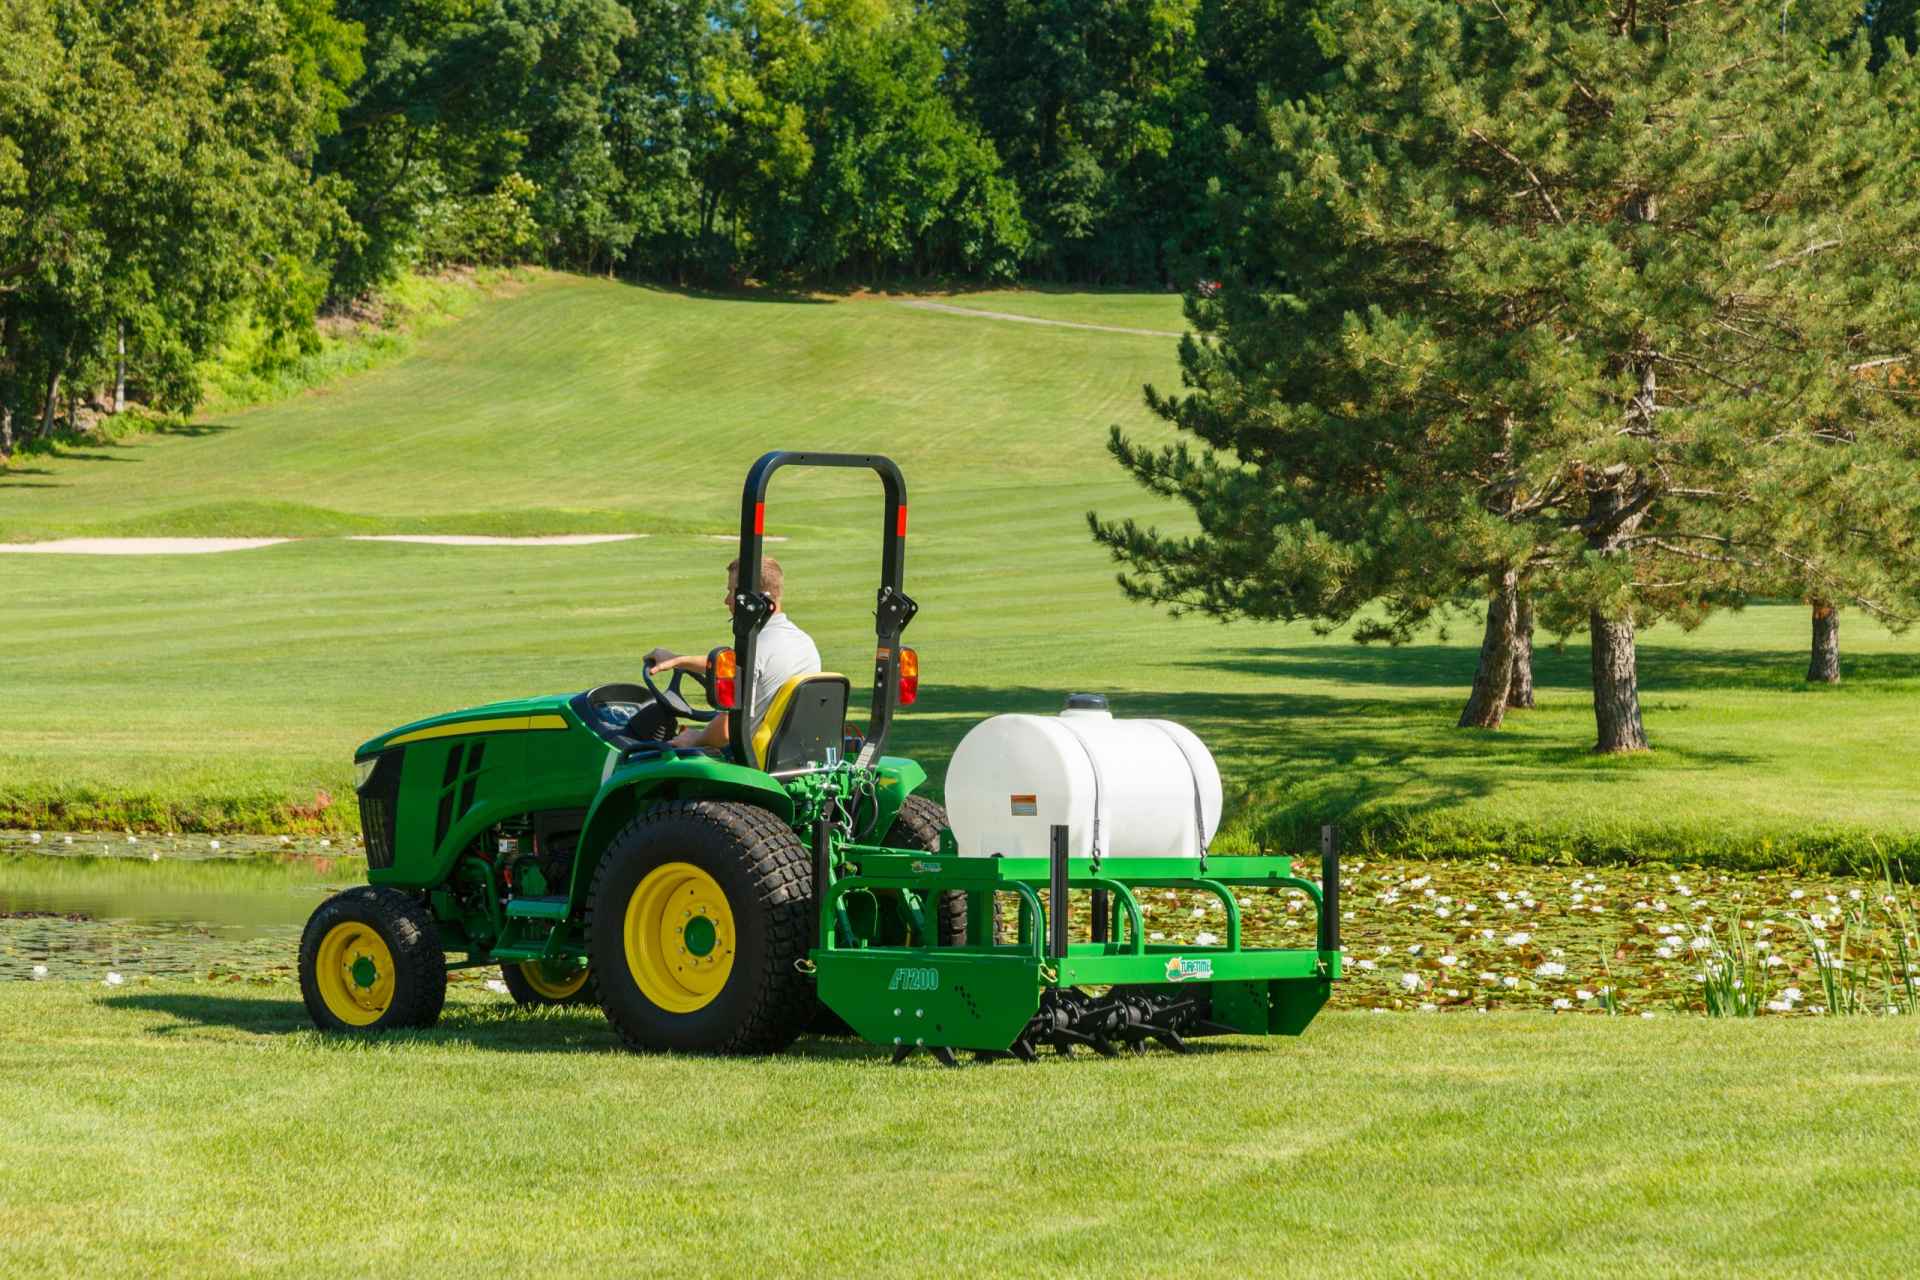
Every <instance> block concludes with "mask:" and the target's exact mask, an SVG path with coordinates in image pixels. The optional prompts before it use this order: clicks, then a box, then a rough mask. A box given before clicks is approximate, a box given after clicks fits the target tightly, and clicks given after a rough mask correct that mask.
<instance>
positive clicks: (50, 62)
mask: <svg viewBox="0 0 1920 1280" xmlns="http://www.w3.org/2000/svg"><path fill="white" fill-rule="evenodd" d="M1319 57H1320V54H1319V47H1318V45H1317V44H1316V43H1315V42H1314V39H1313V37H1312V35H1311V32H1310V31H1309V29H1308V26H1307V24H1306V22H1305V19H1304V17H1303V14H1302V13H1301V12H1295V11H1294V9H1293V8H1292V7H1290V5H1289V3H1287V0H1245V2H1241V0H807V2H806V3H800V2H799V0H0V454H10V453H11V452H12V450H13V448H14V447H15V444H16V442H17V441H18V440H20V439H22V438H25V439H27V440H33V439H35V438H39V437H46V436H50V435H52V434H53V433H55V432H56V431H57V430H59V429H60V428H61V426H62V425H63V424H68V423H70V422H71V420H72V418H73V417H74V410H75V408H76V407H77V405H78V404H79V403H80V402H81V401H83V400H91V401H93V402H94V403H96V405H105V404H111V405H119V404H123V403H124V401H125V398H126V396H127V394H128V390H127V384H128V380H129V379H131V381H132V383H133V390H134V394H136V395H137V396H138V398H140V399H142V400H144V401H147V402H149V403H152V404H156V405H159V406H163V407H185V406H190V405H191V404H192V403H193V401H194V399H195V397H196V395H197V394H198V391H199V388H198V386H197V385H196V381H195V375H194V369H195V366H196V363H197V362H198V361H200V360H201V359H202V358H204V356H205V355H206V353H207V351H208V349H209V348H210V347H211V346H212V345H214V344H216V343H218V342H219V340H220V339H221V337H222V336H223V335H224V334H225V333H226V332H227V330H228V328H229V326H230V325H231V324H232V322H233V318H234V316H235V315H236V314H241V313H245V314H246V315H248V316H249V317H251V318H252V320H253V321H255V322H257V323H259V324H261V325H263V326H264V327H265V329H266V330H267V331H268V333H269V335H270V338H271V341H270V342H269V344H268V351H267V356H268V358H272V357H274V356H275V355H276V354H278V355H281V356H285V355H290V354H292V353H293V352H296V351H297V350H298V349H299V348H300V346H301V344H303V343H307V344H310V343H311V342H312V340H313V323H312V322H313V318H314V316H315V315H316V314H317V313H319V312H320V311H322V310H324V309H326V308H330V307H331V308H340V307H344V306H347V305H349V304H350V303H351V302H352V301H353V300H354V299H357V298H360V297H362V296H364V295H366V294H368V293H369V292H372V291H375V290H378V289H379V288H380V287H381V286H382V285H383V284H384V283H386V282H388V281H391V280H392V279H394V278H395V277H396V276H397V275H398V274H399V273H400V272H402V271H405V270H408V269H411V268H416V267H421V266H425V267H433V266H438V265H442V264H452V263H500V262H519V261H529V260H531V261H540V262H544V263H547V264H549V265H552V266H556V267H564V268H571V269H577V270H582V271H595V272H610V273H618V274H622V275H626V276H630V277H635V278H647V279H664V280H670V281H675V282H680V283H692V284H705V285H726V284H732V283H739V282H741V281H744V280H747V279H759V280H763V281H764V280H779V279H798V280H805V281H812V282H820V281H827V282H832V281H852V280H856V279H857V280H864V281H872V280H880V279H902V278H914V279H934V278H941V279H952V280H1016V279H1046V280H1058V281H1080V282H1088V283H1103V284H1120V283H1128V284H1134V285H1144V286H1152V287H1167V286H1168V285H1170V284H1174V283H1176V282H1183V281H1185V280H1187V279H1189V278H1191V277H1192V276H1193V275H1195V274H1196V273H1199V272H1201V271H1210V270H1212V266H1211V263H1212V261H1213V259H1214V258H1215V257H1216V256H1217V255H1215V254H1214V253H1213V246H1212V233H1211V230H1210V226H1211V223H1210V217H1211V214H1210V199H1211V190H1210V185H1211V184H1213V183H1214V182H1215V181H1216V178H1217V176H1218V174H1219V173H1221V172H1223V168H1222V161H1223V159H1224V156H1225V154H1226V148H1227V140H1228V138H1229V137H1230V136H1232V135H1233V134H1234V132H1235V131H1236V130H1239V129H1246V128H1251V127H1252V126H1253V125H1254V123H1255V122H1256V121H1257V119H1258V118H1259V111H1260V104H1261V103H1262V102H1263V101H1266V100H1269V99H1272V98H1276V97H1284V96H1286V95H1287V94H1288V93H1290V92H1291V91H1292V88H1293V82H1294V80H1296V79H1297V78H1298V71H1299V68H1300V66H1301V65H1303V60H1305V59H1309V58H1311V59H1318V58H1319Z"/></svg>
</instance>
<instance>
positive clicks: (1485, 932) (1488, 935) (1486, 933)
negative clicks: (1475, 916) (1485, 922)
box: [1480, 929, 1493, 942]
mask: <svg viewBox="0 0 1920 1280" xmlns="http://www.w3.org/2000/svg"><path fill="white" fill-rule="evenodd" d="M1480 936H1481V937H1483V938H1485V939H1486V940H1487V941H1488V942H1492V941H1493V930H1491V929H1482V930H1481V931H1480Z"/></svg>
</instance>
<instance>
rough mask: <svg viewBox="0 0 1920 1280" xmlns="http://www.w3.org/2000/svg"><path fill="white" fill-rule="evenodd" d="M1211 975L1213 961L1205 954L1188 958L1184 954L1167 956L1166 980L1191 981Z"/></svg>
mask: <svg viewBox="0 0 1920 1280" xmlns="http://www.w3.org/2000/svg"><path fill="white" fill-rule="evenodd" d="M1212 976H1213V961H1211V960H1209V959H1207V958H1206V957H1205V956H1202V957H1200V958H1199V959H1196V960H1189V959H1188V958H1187V957H1185V956H1168V957H1167V981H1168V982H1193V981H1196V980H1198V979H1202V978H1211V977H1212Z"/></svg>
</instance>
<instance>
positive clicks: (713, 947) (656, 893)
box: [622, 862, 738, 1013]
mask: <svg viewBox="0 0 1920 1280" xmlns="http://www.w3.org/2000/svg"><path fill="white" fill-rule="evenodd" d="M622 937H623V938H624V939H625V941H626V947H627V968H628V969H629V970H630V971H631V972H632V973H633V980H634V982H635V983H637V984H638V985H639V987H640V994H641V995H643V996H645V997H646V998H647V999H649V1000H651V1001H652V1002H653V1003H654V1004H655V1005H657V1006H658V1007H660V1008H662V1009H665V1010H666V1011H667V1012H668V1013H692V1012H693V1011H694V1010H696V1009H703V1008H705V1007H706V1006H707V1005H709V1004H711V1003H712V1002H713V999H714V997H715V996H718V995H719V994H720V990H721V988H722V987H725V986H726V985H727V976H728V975H729V974H731V973H732V972H733V948H734V943H735V941H736V939H737V937H738V935H737V934H736V933H735V931H734V926H733V908H732V907H731V906H729V905H728V904H727V895H726V891H725V890H723V889H722V888H721V887H720V884H719V882H718V881H716V880H715V879H714V878H713V877H712V876H710V875H708V874H707V873H706V872H704V871H702V870H701V869H700V868H699V867H696V866H694V865H693V864H692V863H690V862H669V863H666V864H664V865H662V866H658V867H655V868H654V869H653V870H652V871H649V872H648V873H647V874H646V877H645V878H644V879H643V880H641V881H640V883H639V885H638V886H637V887H636V888H635V889H634V891H633V897H631V898H629V899H628V900H627V917H626V921H625V925H624V928H623V929H622Z"/></svg>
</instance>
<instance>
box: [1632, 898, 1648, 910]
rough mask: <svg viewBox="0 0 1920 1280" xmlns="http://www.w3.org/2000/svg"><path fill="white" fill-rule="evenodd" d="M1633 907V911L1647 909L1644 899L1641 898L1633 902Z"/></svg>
mask: <svg viewBox="0 0 1920 1280" xmlns="http://www.w3.org/2000/svg"><path fill="white" fill-rule="evenodd" d="M1633 909H1634V910H1635V911H1645V910H1647V904H1646V901H1645V900H1644V899H1642V900H1641V901H1639V902H1636V903H1634V904H1633Z"/></svg>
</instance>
